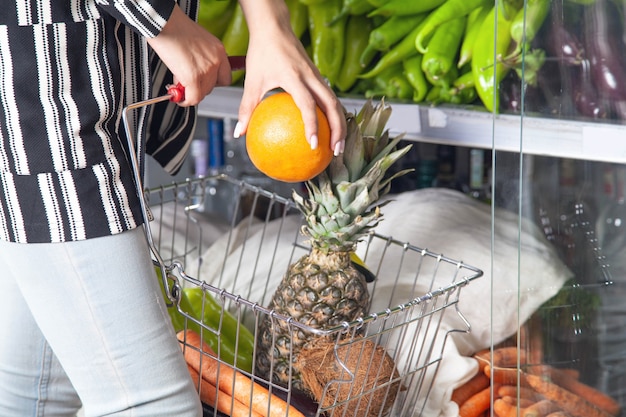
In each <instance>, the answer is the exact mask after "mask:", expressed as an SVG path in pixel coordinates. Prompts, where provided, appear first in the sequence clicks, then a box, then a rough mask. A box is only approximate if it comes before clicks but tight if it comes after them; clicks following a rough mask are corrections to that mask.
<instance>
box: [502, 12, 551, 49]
mask: <svg viewBox="0 0 626 417" xmlns="http://www.w3.org/2000/svg"><path fill="white" fill-rule="evenodd" d="M550 4H551V1H550V0H529V1H528V3H527V4H526V6H525V7H522V8H521V9H520V11H519V12H518V13H517V14H516V15H515V17H514V18H513V21H512V22H511V38H512V40H513V41H514V42H515V43H516V46H515V50H514V51H513V52H512V53H511V54H510V55H509V56H510V57H513V56H515V55H518V54H521V53H522V51H523V49H524V45H528V44H530V42H532V40H533V39H535V36H536V35H537V32H539V29H541V26H542V25H543V22H544V21H545V20H546V17H547V16H548V12H550Z"/></svg>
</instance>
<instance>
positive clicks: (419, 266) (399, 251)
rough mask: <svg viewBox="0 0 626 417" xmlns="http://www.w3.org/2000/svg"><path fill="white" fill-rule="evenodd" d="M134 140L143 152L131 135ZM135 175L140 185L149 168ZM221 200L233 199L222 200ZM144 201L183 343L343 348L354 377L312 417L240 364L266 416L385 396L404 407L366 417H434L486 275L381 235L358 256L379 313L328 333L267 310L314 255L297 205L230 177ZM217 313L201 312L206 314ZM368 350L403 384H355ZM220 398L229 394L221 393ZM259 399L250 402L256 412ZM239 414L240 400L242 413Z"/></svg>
mask: <svg viewBox="0 0 626 417" xmlns="http://www.w3.org/2000/svg"><path fill="white" fill-rule="evenodd" d="M130 110H132V109H129V110H128V111H130ZM127 133H129V142H132V132H127ZM129 145H130V146H131V149H133V150H134V151H136V152H138V155H139V156H141V152H142V151H141V147H140V146H139V147H138V148H139V149H135V148H134V144H133V143H129ZM133 164H134V165H135V168H136V169H137V167H139V166H140V164H139V162H138V160H134V161H133ZM136 175H137V181H138V184H141V181H140V180H141V178H140V177H141V176H140V175H139V171H138V169H137V173H136ZM224 191H226V192H224ZM216 195H222V196H223V195H229V196H230V198H228V199H224V197H222V199H221V200H220V201H216V198H218V197H216ZM142 197H143V199H142V205H143V208H144V215H145V220H146V226H145V229H146V236H147V239H148V242H149V245H150V248H151V250H152V253H153V256H154V261H155V263H156V264H157V265H159V268H160V269H161V272H162V275H161V276H162V278H163V281H164V284H165V286H166V288H167V295H168V298H169V302H170V305H171V306H170V308H171V309H176V310H177V311H178V313H179V314H180V315H182V317H184V323H183V330H182V333H183V334H185V333H186V332H189V331H190V329H195V330H196V331H199V332H201V333H206V334H209V335H210V336H211V337H213V338H216V339H217V340H218V342H223V341H224V340H223V339H224V338H225V337H226V333H229V334H230V335H231V336H232V335H233V334H234V339H232V340H233V341H232V346H233V347H234V350H235V357H237V353H238V352H237V350H238V349H241V348H242V345H243V339H244V335H243V333H244V332H248V331H249V332H250V334H251V335H252V337H253V338H254V340H255V341H256V340H257V339H256V338H257V336H258V333H257V332H258V330H259V324H260V323H261V322H262V321H263V320H272V321H274V322H281V323H283V324H285V325H287V326H290V328H291V329H292V331H293V334H295V333H296V332H308V333H311V334H314V335H316V337H326V338H330V339H331V340H334V349H333V356H334V360H335V364H336V366H337V367H338V369H340V370H343V373H342V374H341V377H340V378H337V379H336V380H332V381H329V382H328V383H327V384H326V385H325V387H324V392H323V394H322V399H323V400H320V401H319V402H318V403H312V402H311V401H309V402H308V403H307V404H305V406H304V408H305V410H303V407H302V405H303V403H306V401H302V396H301V393H300V392H297V391H296V390H295V389H294V388H293V387H292V386H291V384H289V385H288V386H284V385H280V384H276V383H274V382H273V381H271V380H269V379H268V378H266V377H263V376H261V375H258V374H257V373H256V372H255V369H254V367H252V368H251V369H243V368H242V367H240V366H238V364H237V362H236V361H237V359H235V363H234V366H233V367H234V369H235V370H236V371H237V372H239V373H240V374H242V375H245V376H246V377H247V378H249V379H250V380H251V381H253V382H255V383H257V384H259V385H261V386H263V387H265V388H266V389H267V390H269V392H270V394H272V395H270V396H269V398H270V400H269V401H268V402H267V404H264V405H263V406H262V408H265V409H266V410H267V414H266V415H271V416H277V417H280V416H292V415H301V414H297V413H296V409H295V408H294V406H295V407H297V408H300V410H303V411H302V412H303V414H304V415H305V416H307V417H308V416H309V415H310V416H313V415H315V416H328V417H330V416H353V415H354V416H357V415H358V416H359V417H363V415H364V414H363V411H362V410H364V409H366V410H367V409H369V408H368V407H369V403H370V402H371V401H373V399H375V398H378V399H379V400H380V398H381V396H382V398H383V401H387V399H388V398H395V399H394V400H393V402H388V403H387V405H388V407H385V408H384V409H383V408H381V409H380V411H379V413H377V414H371V413H365V414H366V415H381V416H382V415H393V416H403V417H405V416H420V415H423V412H424V409H425V407H426V403H427V400H428V396H429V393H430V391H431V389H432V387H433V384H434V381H435V379H436V375H437V370H438V368H439V364H440V362H441V360H442V355H443V351H444V345H445V341H446V339H447V337H448V335H449V334H450V333H451V332H469V330H470V325H469V323H468V322H467V320H466V319H465V318H464V317H463V315H462V313H461V312H460V311H459V309H458V300H459V297H460V295H461V292H462V287H463V286H465V285H467V284H468V283H470V282H471V281H472V280H474V279H476V278H478V277H480V276H481V275H482V271H481V270H479V269H477V268H475V267H472V266H470V265H467V264H465V263H463V262H460V261H455V260H453V259H450V258H448V257H446V256H443V255H441V254H436V253H432V252H430V251H428V250H426V249H422V248H420V247H417V246H415V245H413V244H411V243H408V242H400V241H397V240H395V239H393V238H392V237H388V236H381V235H378V234H376V233H371V234H370V235H369V236H368V238H367V239H366V240H365V241H364V242H362V243H361V244H360V245H359V247H358V250H357V252H358V254H359V255H360V257H361V258H362V259H363V261H364V262H365V264H366V265H367V267H368V269H369V270H370V271H371V272H373V273H374V275H375V276H376V279H375V280H374V282H372V283H371V284H370V288H369V289H370V295H371V299H372V306H371V309H370V311H372V313H370V314H369V315H367V316H364V317H361V318H359V319H358V320H355V321H354V322H351V323H343V324H342V325H340V326H337V327H335V328H331V329H327V330H323V331H320V330H317V329H313V328H309V327H308V326H305V325H302V324H300V323H298V322H297V321H295V320H293V319H292V318H290V317H284V316H281V315H279V314H276V313H275V312H273V311H270V310H268V309H267V308H265V306H266V305H268V302H269V300H270V298H271V297H272V295H273V292H274V290H275V289H276V287H277V285H278V283H279V282H280V280H281V278H282V275H283V274H284V273H285V271H286V270H287V267H288V265H289V264H291V263H292V262H294V261H295V260H297V259H298V258H299V257H300V256H302V255H304V254H306V253H307V252H308V250H309V248H308V247H307V245H306V242H304V241H302V237H301V235H300V233H299V229H300V225H301V223H302V219H301V216H300V215H299V213H298V212H297V210H295V208H294V205H293V203H292V201H291V200H290V199H288V198H284V197H282V196H280V195H278V194H277V193H275V192H271V191H269V190H267V189H265V188H262V187H259V186H256V185H253V184H251V183H249V182H246V181H242V180H238V179H234V178H231V177H228V176H224V175H220V176H215V177H206V178H193V179H188V180H186V181H182V182H176V183H171V184H166V185H161V186H158V187H155V188H152V189H149V190H147V191H145V192H144V193H142ZM215 203H220V204H224V205H223V206H222V208H223V210H219V213H217V214H216V212H215V211H214V210H209V209H208V207H209V206H213V205H215ZM220 213H221V215H219V214H220ZM192 288H193V289H199V291H201V292H202V293H203V294H205V295H210V296H211V298H212V299H213V300H215V301H216V302H217V304H218V305H219V313H218V317H217V319H216V320H214V321H212V322H211V323H209V320H203V319H198V318H197V316H194V315H192V314H189V313H188V311H186V310H185V309H184V308H183V307H181V305H180V300H181V293H183V292H185V291H187V290H188V289H192ZM208 308H209V307H208V306H207V305H205V304H202V309H203V310H204V309H208ZM450 315H452V316H454V318H455V321H454V322H455V323H457V324H458V325H457V326H456V327H453V328H450V327H449V326H447V325H442V323H443V322H444V321H446V320H445V318H446V317H449V316H450ZM233 318H234V320H235V322H234V323H233V320H232V319H233ZM233 328H234V330H233ZM179 340H181V344H182V348H183V350H185V349H191V350H194V352H196V354H199V355H200V357H201V360H202V358H206V360H207V362H208V361H215V357H214V356H213V355H217V361H218V362H219V363H220V364H221V365H223V366H224V368H226V367H230V366H231V365H229V364H227V362H228V361H227V360H226V358H225V354H224V355H222V353H224V352H220V351H219V350H218V351H217V353H208V352H200V351H198V348H197V346H192V345H191V344H189V343H188V342H187V339H186V338H184V337H183V338H179ZM364 340H367V341H371V342H373V343H375V344H376V345H377V346H379V348H380V349H382V350H383V351H384V352H385V354H387V355H388V356H389V357H390V358H392V360H393V361H394V363H395V366H396V372H395V373H394V375H393V377H391V378H388V379H386V380H384V381H376V382H375V383H373V385H369V386H357V385H355V383H354V382H355V380H356V378H357V377H356V376H355V373H356V370H355V368H354V367H352V368H351V367H350V366H349V365H348V364H347V363H346V360H345V358H346V356H345V355H346V350H348V351H349V350H351V349H352V350H353V353H355V351H356V353H357V354H358V356H359V357H360V359H359V361H360V362H361V365H363V366H361V368H364V369H366V372H368V373H376V372H377V369H372V368H374V367H372V366H369V367H368V366H367V365H368V363H370V358H369V357H367V356H366V355H364V354H363V352H362V351H360V350H359V349H360V346H362V342H363V341H364ZM220 346H221V345H220ZM274 348H278V347H277V346H274ZM218 349H219V348H218ZM209 355H211V356H209ZM252 355H254V353H252ZM252 362H254V358H253V359H252ZM361 368H359V369H361ZM218 379H219V374H218ZM338 392H343V393H344V394H345V393H346V392H347V393H348V395H347V400H346V399H345V396H344V398H343V400H341V399H340V397H339V396H337V393H338ZM217 393H218V396H219V395H221V391H217ZM255 396H256V394H255V393H253V392H250V401H252V402H253V401H254V400H255V398H254V397H255ZM275 397H280V398H283V399H284V400H285V401H286V402H287V403H288V404H292V405H293V406H288V408H287V410H286V411H280V414H277V410H279V408H277V407H275V406H274V403H271V402H270V401H274V398H275ZM229 400H230V399H229ZM217 401H219V398H218V399H216V400H214V402H213V403H210V404H206V405H207V406H208V407H207V408H206V410H205V415H207V416H208V415H212V416H213V415H214V416H222V415H224V414H221V413H220V412H219V411H218V406H217ZM234 403H235V401H234V400H233V401H232V404H233V409H234ZM364 405H365V408H363V406H364ZM280 410H282V409H280ZM357 410H359V411H357ZM270 412H271V413H270ZM248 413H249V414H247V413H246V414H245V415H251V416H252V415H257V414H254V413H253V412H252V411H250V410H249V411H248Z"/></svg>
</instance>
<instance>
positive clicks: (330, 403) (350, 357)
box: [294, 337, 400, 417]
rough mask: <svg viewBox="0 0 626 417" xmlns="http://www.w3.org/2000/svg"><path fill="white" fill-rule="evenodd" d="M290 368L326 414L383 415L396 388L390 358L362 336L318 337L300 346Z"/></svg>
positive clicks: (396, 390)
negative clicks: (342, 339)
mask: <svg viewBox="0 0 626 417" xmlns="http://www.w3.org/2000/svg"><path fill="white" fill-rule="evenodd" d="M294 368H295V369H296V370H297V371H299V372H300V374H301V376H302V383H303V385H304V388H305V389H306V390H307V391H308V393H309V395H311V396H312V397H313V398H314V399H315V400H316V401H317V402H318V403H319V404H320V405H321V406H322V407H323V408H324V409H327V410H328V411H327V414H326V415H328V416H333V415H335V416H358V417H364V416H381V415H386V414H387V413H388V412H389V411H390V410H391V407H392V406H393V403H394V401H395V398H396V395H397V394H398V390H399V389H400V378H399V376H400V374H399V373H398V371H397V369H396V366H395V363H394V361H393V359H392V358H391V357H390V356H389V355H388V354H387V353H386V352H385V349H383V348H382V347H381V346H378V345H377V344H376V343H374V342H372V341H371V340H369V339H365V338H362V337H357V338H356V339H354V340H352V341H350V343H345V342H340V343H339V344H337V343H336V342H335V340H332V339H329V338H318V339H316V340H314V341H312V342H310V343H309V344H307V345H306V346H304V347H303V349H302V350H301V351H300V353H299V355H298V358H297V360H296V362H295V363H294Z"/></svg>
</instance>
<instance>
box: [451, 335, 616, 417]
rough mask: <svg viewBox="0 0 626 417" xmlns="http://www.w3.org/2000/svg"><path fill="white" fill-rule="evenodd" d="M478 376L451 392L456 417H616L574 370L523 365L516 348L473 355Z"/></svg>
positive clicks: (610, 400)
mask: <svg viewBox="0 0 626 417" xmlns="http://www.w3.org/2000/svg"><path fill="white" fill-rule="evenodd" d="M474 358H475V359H476V361H477V362H478V365H479V366H478V372H477V373H476V375H475V376H474V377H472V378H471V379H470V380H469V381H467V382H466V383H465V384H463V385H461V386H460V387H458V388H457V389H456V390H454V392H453V393H452V401H454V402H456V403H457V404H458V406H459V417H483V416H490V415H491V413H492V412H493V415H495V416H497V417H615V416H617V415H618V414H619V413H620V405H619V403H618V402H617V401H615V400H614V399H613V398H611V397H609V396H608V395H606V394H604V393H602V392H600V391H598V390H597V389H595V388H593V387H591V386H589V385H586V384H584V383H583V382H581V381H580V380H579V379H578V373H577V372H576V371H573V370H566V369H557V368H554V367H552V366H549V365H536V364H534V365H532V366H526V363H527V362H526V360H527V358H526V356H525V354H524V352H523V351H521V350H519V349H517V348H516V347H501V348H497V349H494V350H493V351H489V350H484V351H481V352H477V353H476V354H475V355H474Z"/></svg>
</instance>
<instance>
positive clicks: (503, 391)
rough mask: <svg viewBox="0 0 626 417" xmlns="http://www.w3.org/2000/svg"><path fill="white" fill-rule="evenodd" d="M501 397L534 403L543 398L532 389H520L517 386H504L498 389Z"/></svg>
mask: <svg viewBox="0 0 626 417" xmlns="http://www.w3.org/2000/svg"><path fill="white" fill-rule="evenodd" d="M498 396H499V397H514V398H517V397H519V398H526V399H529V400H532V401H539V400H540V399H541V396H540V395H539V394H537V392H535V391H534V390H533V389H532V388H528V387H518V386H517V385H502V386H501V387H500V388H498Z"/></svg>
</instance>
